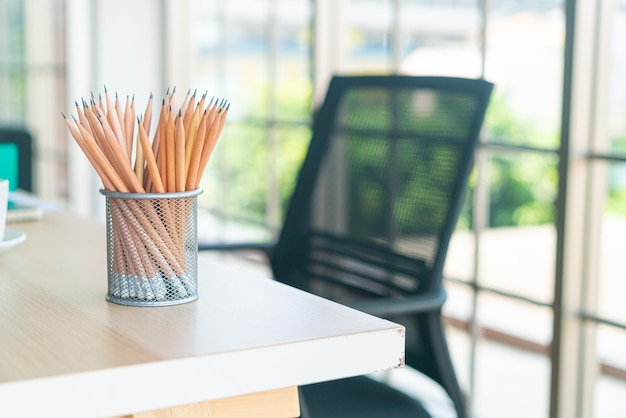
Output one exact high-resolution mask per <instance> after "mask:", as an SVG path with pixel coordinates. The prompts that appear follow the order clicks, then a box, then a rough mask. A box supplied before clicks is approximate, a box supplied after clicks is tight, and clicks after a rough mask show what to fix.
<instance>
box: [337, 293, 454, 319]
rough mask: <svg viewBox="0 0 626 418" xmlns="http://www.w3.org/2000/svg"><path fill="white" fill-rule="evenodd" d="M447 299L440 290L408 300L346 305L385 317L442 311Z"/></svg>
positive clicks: (385, 299)
mask: <svg viewBox="0 0 626 418" xmlns="http://www.w3.org/2000/svg"><path fill="white" fill-rule="evenodd" d="M446 297H447V295H446V291H445V290H444V289H439V290H436V291H432V292H428V293H424V294H421V295H416V296H409V297H407V298H406V299H399V298H383V299H370V300H363V301H356V302H353V303H346V305H348V306H350V307H351V308H354V309H357V310H359V311H363V312H365V313H368V314H370V315H374V316H383V315H394V314H403V313H419V312H431V311H436V310H438V309H441V307H442V306H443V304H444V302H445V301H446Z"/></svg>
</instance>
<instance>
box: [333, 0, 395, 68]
mask: <svg viewBox="0 0 626 418" xmlns="http://www.w3.org/2000/svg"><path fill="white" fill-rule="evenodd" d="M391 3H392V2H391V1H389V0H384V1H377V0H349V1H348V2H347V7H346V11H345V15H346V16H347V19H348V21H347V28H346V29H345V30H346V31H347V32H346V33H347V35H346V39H347V45H346V48H347V51H346V54H347V59H346V60H345V63H343V64H342V70H343V71H345V72H357V73H362V72H363V71H367V72H372V71H380V72H387V71H389V69H390V63H391V61H390V58H391V54H392V49H393V46H392V41H391V33H390V31H391V25H392V13H393V11H392V4H391Z"/></svg>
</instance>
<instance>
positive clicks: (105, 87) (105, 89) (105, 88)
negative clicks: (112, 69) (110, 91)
mask: <svg viewBox="0 0 626 418" xmlns="http://www.w3.org/2000/svg"><path fill="white" fill-rule="evenodd" d="M104 92H105V93H106V92H107V85H106V84H105V85H104Z"/></svg>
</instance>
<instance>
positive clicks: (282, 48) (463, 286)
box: [0, 0, 626, 418]
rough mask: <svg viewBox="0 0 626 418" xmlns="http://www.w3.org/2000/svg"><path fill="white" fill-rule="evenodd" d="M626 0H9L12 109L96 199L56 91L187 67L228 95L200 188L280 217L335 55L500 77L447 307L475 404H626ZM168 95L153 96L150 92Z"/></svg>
mask: <svg viewBox="0 0 626 418" xmlns="http://www.w3.org/2000/svg"><path fill="white" fill-rule="evenodd" d="M624 39H626V0H598V1H587V0H579V1H576V0H228V1H217V0H177V1H174V0H135V1H132V2H131V1H124V0H107V1H105V0H22V1H20V0H0V124H2V125H13V126H25V127H26V128H28V129H29V130H30V131H31V132H32V133H33V135H34V138H35V148H34V157H33V158H34V163H35V173H34V175H35V177H34V188H35V192H36V194H37V195H38V196H39V197H41V198H44V199H46V200H50V201H54V202H58V203H60V204H62V205H64V206H65V207H67V208H68V209H69V210H71V211H74V212H76V213H78V214H82V215H85V216H93V217H101V216H102V214H103V213H104V200H103V198H102V196H100V195H99V194H98V193H97V190H98V189H99V188H100V187H101V186H100V184H99V182H98V179H97V177H96V176H95V173H94V172H93V171H92V169H91V166H90V165H89V163H88V162H87V161H86V159H85V158H84V155H83V154H82V152H81V151H80V149H78V147H77V146H76V145H75V144H74V143H73V141H72V139H71V137H69V136H68V134H67V129H66V127H65V125H64V123H63V119H62V117H61V112H65V113H66V114H75V112H74V109H75V101H79V102H80V100H81V98H85V99H89V97H90V95H91V93H92V92H93V93H94V94H96V95H97V94H99V93H103V88H104V85H106V86H107V87H108V89H109V90H110V91H114V92H117V93H118V94H119V95H120V97H122V98H125V97H126V96H127V95H134V97H135V100H136V103H137V109H138V112H141V111H143V108H144V107H145V104H146V103H147V100H148V97H149V95H150V93H153V94H154V96H155V100H156V102H155V103H159V102H160V100H161V99H162V98H163V97H164V94H165V91H166V89H167V88H168V87H169V88H172V87H173V86H176V88H177V92H179V93H178V97H179V100H181V101H182V98H183V97H184V95H185V94H186V93H187V91H188V89H192V91H193V90H195V89H197V91H198V92H199V94H201V93H204V92H205V91H206V92H208V96H217V97H224V98H226V99H228V100H229V101H230V102H231V110H230V112H229V119H228V121H227V125H226V128H225V130H224V133H223V135H222V138H221V139H220V142H219V144H218V147H217V150H216V153H215V154H214V156H213V157H212V159H211V161H210V162H209V166H208V168H207V171H206V172H205V174H204V178H203V182H202V187H203V188H204V193H203V195H201V197H200V203H201V206H202V208H203V209H204V210H205V212H206V214H208V215H209V216H210V219H211V228H210V229H211V231H210V232H211V233H212V234H214V235H216V236H218V237H219V238H221V239H234V238H237V237H240V236H241V235H242V234H245V235H249V236H255V237H260V238H263V237H272V236H275V235H276V233H277V232H278V230H279V228H280V225H281V222H282V219H283V211H284V208H285V207H286V203H287V200H288V198H289V196H290V194H291V191H292V186H293V184H294V180H295V176H296V174H297V170H298V168H299V165H300V163H301V162H302V159H303V157H304V154H305V152H306V149H307V145H308V140H309V137H310V133H311V120H312V114H313V111H314V109H315V106H316V104H318V103H320V100H321V99H322V98H323V95H324V93H325V90H326V87H327V83H328V80H329V78H330V77H331V76H332V75H333V74H337V73H341V74H357V73H358V74H364V73H404V74H420V75H451V76H461V77H470V78H478V77H484V78H486V79H487V80H489V81H492V82H494V83H495V85H496V87H495V91H494V94H493V96H492V100H491V104H490V106H489V109H488V112H487V117H486V121H485V125H484V132H483V135H482V138H481V145H480V149H479V151H478V154H477V156H476V167H475V170H474V172H473V174H472V178H471V184H470V191H469V193H468V196H467V201H466V205H465V208H464V211H463V214H462V216H461V220H460V221H459V224H458V226H457V230H456V232H455V234H454V237H453V240H452V244H451V248H450V252H449V256H448V262H447V265H446V279H445V285H446V288H447V290H448V293H449V300H448V302H447V303H446V305H445V307H444V313H445V318H446V321H447V332H448V338H449V344H450V349H451V352H452V355H453V358H454V361H455V365H456V368H457V372H458V374H459V378H460V380H461V384H462V386H463V388H464V389H465V391H466V393H467V394H468V396H469V401H470V405H471V410H472V416H474V417H507V418H514V417H520V418H521V417H524V418H528V417H538V418H540V417H568V418H570V417H571V418H573V417H622V416H626V309H624V302H623V300H622V298H623V297H624V295H626V265H625V264H624V263H622V261H623V258H622V257H623V251H624V249H625V248H626V246H624V237H625V236H626V43H625V42H624ZM156 108H157V111H158V108H159V106H156Z"/></svg>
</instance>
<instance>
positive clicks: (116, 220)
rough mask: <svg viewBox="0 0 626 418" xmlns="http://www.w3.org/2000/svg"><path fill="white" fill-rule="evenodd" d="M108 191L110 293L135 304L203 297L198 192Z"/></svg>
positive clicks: (112, 299)
mask: <svg viewBox="0 0 626 418" xmlns="http://www.w3.org/2000/svg"><path fill="white" fill-rule="evenodd" d="M100 193H101V194H102V195H104V196H105V197H106V233H107V271H108V291H107V295H106V299H107V300H108V301H110V302H113V303H118V304H121V305H132V306H165V305H177V304H181V303H186V302H191V301H193V300H196V299H197V298H198V269H197V266H198V232H197V230H198V228H197V219H198V216H197V213H198V212H197V209H198V203H197V200H198V199H197V197H198V195H199V194H201V193H202V189H196V190H191V191H185V192H175V193H120V192H112V191H108V190H100Z"/></svg>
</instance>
